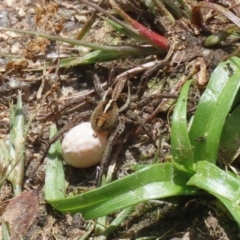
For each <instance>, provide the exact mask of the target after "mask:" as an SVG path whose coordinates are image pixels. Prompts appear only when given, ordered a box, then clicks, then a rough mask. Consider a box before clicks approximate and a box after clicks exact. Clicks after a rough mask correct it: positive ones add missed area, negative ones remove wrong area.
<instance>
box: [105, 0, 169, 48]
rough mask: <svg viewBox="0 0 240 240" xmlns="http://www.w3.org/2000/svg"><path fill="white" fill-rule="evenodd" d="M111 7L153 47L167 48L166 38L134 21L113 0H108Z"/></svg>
mask: <svg viewBox="0 0 240 240" xmlns="http://www.w3.org/2000/svg"><path fill="white" fill-rule="evenodd" d="M109 2H110V4H111V5H112V7H113V9H115V10H116V11H117V13H118V14H119V15H120V16H121V17H122V18H123V19H124V20H125V21H126V22H127V23H129V24H130V25H131V26H132V27H133V28H134V29H136V30H137V31H138V32H139V33H140V34H141V35H142V36H144V37H146V38H147V39H148V40H149V41H150V42H151V43H152V44H153V45H154V46H155V47H160V48H161V49H164V50H168V48H169V41H168V39H167V38H165V37H163V36H161V35H159V34H157V33H155V32H153V31H151V30H149V29H148V28H146V27H145V26H143V25H142V24H141V23H139V22H137V21H135V20H134V19H132V18H131V17H129V16H128V15H127V14H126V13H125V12H124V11H123V10H122V9H121V8H120V7H119V6H118V5H117V4H116V2H115V1H114V0H109Z"/></svg>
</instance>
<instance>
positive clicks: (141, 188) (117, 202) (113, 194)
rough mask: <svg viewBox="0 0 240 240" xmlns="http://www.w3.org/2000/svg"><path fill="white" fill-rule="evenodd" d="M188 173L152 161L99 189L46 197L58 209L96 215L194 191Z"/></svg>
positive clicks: (95, 216) (86, 215) (168, 164)
mask: <svg viewBox="0 0 240 240" xmlns="http://www.w3.org/2000/svg"><path fill="white" fill-rule="evenodd" d="M188 179H189V176H188V175H187V174H186V173H185V172H182V171H179V170H178V169H176V168H175V167H174V166H173V164H171V163H164V164H154V165H152V166H149V167H146V168H144V169H142V170H140V171H138V172H135V173H133V174H131V175H129V176H127V177H124V178H122V179H119V180H117V181H115V182H112V183H109V184H107V185H104V186H102V187H100V188H98V189H94V190H92V191H88V192H86V193H83V194H81V195H78V196H75V197H71V198H67V199H56V200H53V199H48V202H49V203H50V204H51V205H52V206H53V207H54V208H56V209H57V210H59V211H60V212H70V213H77V212H81V213H82V214H83V216H84V218H86V219H91V218H97V217H100V216H104V215H107V214H109V213H112V212H115V211H117V210H120V209H124V208H127V207H129V206H132V205H135V204H137V203H140V202H143V201H147V200H150V199H158V198H164V197H169V196H177V195H191V194H195V193H196V189H195V188H194V187H189V186H186V182H187V181H188Z"/></svg>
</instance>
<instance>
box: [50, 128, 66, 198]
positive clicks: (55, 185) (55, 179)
mask: <svg viewBox="0 0 240 240" xmlns="http://www.w3.org/2000/svg"><path fill="white" fill-rule="evenodd" d="M56 133H57V128H56V126H55V125H52V126H51V128H50V138H51V137H53V136H54V135H55V134H56ZM61 153H62V151H61V143H60V141H59V140H58V141H56V142H55V143H54V144H52V145H51V147H50V149H49V152H48V155H47V167H46V175H45V198H46V200H47V201H49V200H53V199H58V198H64V196H65V180H64V170H63V161H62V156H61Z"/></svg>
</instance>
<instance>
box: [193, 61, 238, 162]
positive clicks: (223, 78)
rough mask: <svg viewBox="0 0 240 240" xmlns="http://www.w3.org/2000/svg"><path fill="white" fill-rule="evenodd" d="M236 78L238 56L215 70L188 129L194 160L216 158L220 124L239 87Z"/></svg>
mask: <svg viewBox="0 0 240 240" xmlns="http://www.w3.org/2000/svg"><path fill="white" fill-rule="evenodd" d="M239 79H240V59H239V58H237V57H232V58H231V59H229V60H228V61H226V62H222V63H220V64H219V65H218V66H217V68H216V69H215V70H214V72H213V74H212V76H211V79H210V81H209V84H208V86H207V88H206V90H205V92H204V93H203V95H202V97H201V99H200V102H199V105H198V107H197V110H196V113H195V116H194V119H193V123H192V125H191V128H190V131H189V138H190V141H191V145H192V147H193V148H192V149H193V154H194V160H195V162H196V161H200V160H207V161H209V162H212V163H215V162H216V159H217V152H218V147H219V141H220V136H221V133H222V128H223V125H224V122H225V120H226V117H227V115H228V113H229V111H230V109H231V107H232V104H233V102H234V99H235V96H236V94H237V92H238V90H239V87H240V81H239ZM198 139H201V141H198Z"/></svg>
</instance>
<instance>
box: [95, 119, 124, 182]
mask: <svg viewBox="0 0 240 240" xmlns="http://www.w3.org/2000/svg"><path fill="white" fill-rule="evenodd" d="M124 129H125V123H124V121H122V120H120V121H119V124H118V126H117V128H116V129H115V130H114V132H113V133H112V134H111V136H110V137H109V139H108V143H107V146H106V149H105V151H104V153H103V157H102V161H101V165H100V172H99V176H98V181H97V182H98V186H100V185H101V182H102V177H103V174H104V173H105V172H106V167H107V164H108V163H109V157H110V154H111V152H112V148H113V145H114V144H115V143H116V141H117V139H118V137H119V136H120V134H121V133H122V132H123V131H124Z"/></svg>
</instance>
